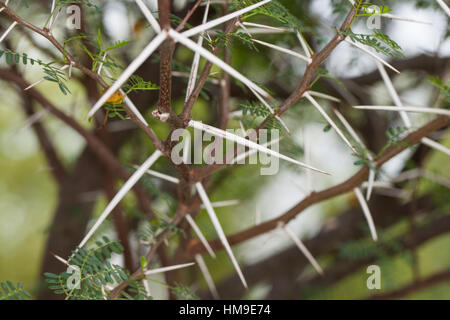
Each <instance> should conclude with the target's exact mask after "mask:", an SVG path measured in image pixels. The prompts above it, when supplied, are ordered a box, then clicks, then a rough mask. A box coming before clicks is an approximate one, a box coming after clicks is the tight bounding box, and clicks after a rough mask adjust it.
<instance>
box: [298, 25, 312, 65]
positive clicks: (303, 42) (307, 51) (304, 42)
mask: <svg viewBox="0 0 450 320" xmlns="http://www.w3.org/2000/svg"><path fill="white" fill-rule="evenodd" d="M297 38H298V41H300V44H301V45H302V48H303V51H304V52H305V54H306V56H307V57H308V58H309V59H311V52H309V48H308V44H307V43H306V40H305V38H303V35H302V34H301V33H300V32H299V31H297Z"/></svg>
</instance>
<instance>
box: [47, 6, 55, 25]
mask: <svg viewBox="0 0 450 320" xmlns="http://www.w3.org/2000/svg"><path fill="white" fill-rule="evenodd" d="M55 7H56V0H53V1H52V6H51V8H50V14H51V16H50V20H49V22H48V25H49V29H51V27H52V25H53V20H54V16H53V14H54V11H55Z"/></svg>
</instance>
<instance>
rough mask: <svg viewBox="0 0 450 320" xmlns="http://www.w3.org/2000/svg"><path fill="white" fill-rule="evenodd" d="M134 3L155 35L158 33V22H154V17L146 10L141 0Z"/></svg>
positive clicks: (159, 29)
mask: <svg viewBox="0 0 450 320" xmlns="http://www.w3.org/2000/svg"><path fill="white" fill-rule="evenodd" d="M136 3H137V5H138V6H139V9H141V11H142V13H143V14H144V16H145V18H146V19H147V20H148V22H150V25H151V26H152V28H153V30H155V32H156V33H160V32H161V27H160V26H159V23H158V21H156V19H155V17H154V16H153V14H152V13H151V12H150V10H149V9H148V8H147V6H146V5H145V4H144V3H143V2H142V0H136Z"/></svg>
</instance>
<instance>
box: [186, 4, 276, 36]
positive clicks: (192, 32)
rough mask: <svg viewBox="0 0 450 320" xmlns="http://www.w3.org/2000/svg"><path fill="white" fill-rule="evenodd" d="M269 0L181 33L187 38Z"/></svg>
mask: <svg viewBox="0 0 450 320" xmlns="http://www.w3.org/2000/svg"><path fill="white" fill-rule="evenodd" d="M270 1H272V0H264V1H261V2H258V3H255V4H254V5H251V6H248V7H246V8H244V9H241V10H238V11H235V12H232V13H230V14H227V15H225V16H223V17H221V18H217V19H215V20H212V21H210V22H208V23H204V24H202V25H199V26H198V27H195V28H192V29H190V30H187V31H185V32H183V35H184V36H186V37H188V38H189V37H192V36H194V35H196V34H199V33H201V32H203V31H205V30H208V29H211V28H214V27H215V26H218V25H219V24H222V23H224V22H227V21H229V20H231V19H233V18H236V17H239V16H240V15H243V14H244V13H247V12H249V11H251V10H254V9H256V8H258V7H260V6H262V5H265V4H266V3H269V2H270Z"/></svg>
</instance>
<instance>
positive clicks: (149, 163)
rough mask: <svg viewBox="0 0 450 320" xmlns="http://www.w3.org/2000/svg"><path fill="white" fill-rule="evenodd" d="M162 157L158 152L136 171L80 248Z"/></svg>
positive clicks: (81, 245) (81, 243)
mask: <svg viewBox="0 0 450 320" xmlns="http://www.w3.org/2000/svg"><path fill="white" fill-rule="evenodd" d="M161 155H162V153H161V151H159V150H156V151H155V152H154V153H153V154H152V155H151V156H150V157H149V158H148V159H147V160H146V161H145V162H144V163H143V164H142V165H141V166H140V167H139V169H138V170H136V171H135V172H134V173H133V175H132V176H131V177H130V178H129V179H128V180H127V182H125V184H124V185H123V186H122V188H120V190H119V192H117V194H116V195H115V196H114V198H113V199H112V200H111V202H110V203H109V204H108V205H107V206H106V208H105V210H104V211H103V212H102V214H101V215H100V217H99V218H98V219H97V221H96V222H95V224H94V226H93V227H92V228H91V230H89V232H88V233H87V234H86V236H85V237H84V238H83V240H82V241H81V242H80V244H79V245H78V246H79V247H80V248H81V247H83V246H84V245H85V244H86V242H87V241H88V240H89V239H90V238H91V236H92V235H93V234H94V232H95V231H96V230H97V229H98V227H100V225H101V224H102V223H103V221H105V219H106V218H107V217H108V215H109V214H110V213H111V212H112V210H113V209H114V208H115V207H116V206H117V204H118V203H119V202H120V201H121V200H122V198H123V197H125V195H126V194H127V193H128V191H130V189H131V188H132V187H133V186H134V185H135V184H136V183H137V182H138V181H139V179H140V178H141V177H142V176H143V175H144V174H145V172H146V171H147V170H148V169H149V168H150V167H151V166H152V165H153V164H154V163H155V162H156V160H158V158H159V157H160V156H161Z"/></svg>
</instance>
